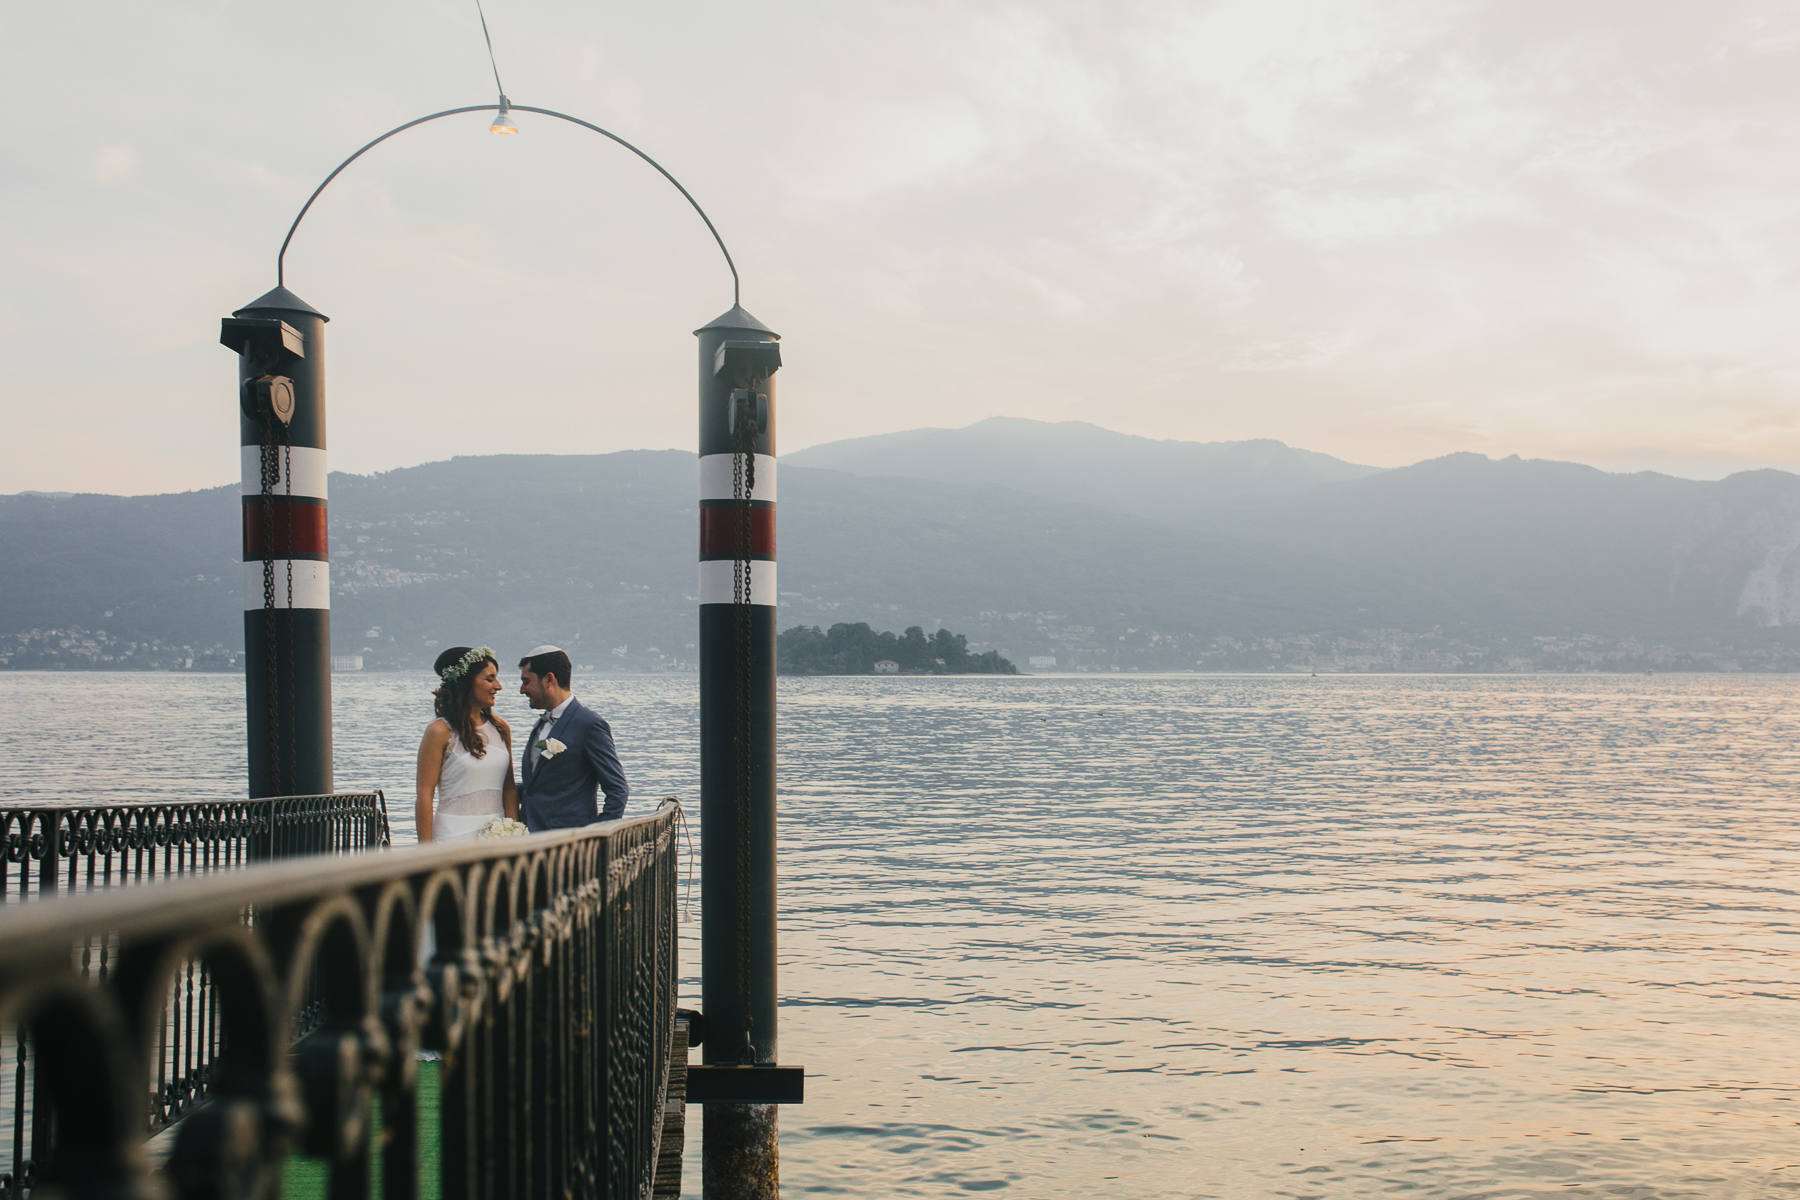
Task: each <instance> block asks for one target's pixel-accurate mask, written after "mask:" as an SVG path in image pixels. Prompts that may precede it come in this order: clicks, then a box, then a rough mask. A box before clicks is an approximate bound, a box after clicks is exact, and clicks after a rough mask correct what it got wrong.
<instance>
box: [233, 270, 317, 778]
mask: <svg viewBox="0 0 1800 1200" xmlns="http://www.w3.org/2000/svg"><path fill="white" fill-rule="evenodd" d="M327 320H329V318H328V317H326V316H325V314H323V313H321V312H319V311H318V310H317V309H315V308H313V306H312V305H310V304H308V303H307V302H306V301H304V300H302V299H300V297H298V296H296V295H294V293H292V292H290V291H288V290H287V289H286V288H285V287H280V286H277V287H276V288H275V290H273V291H271V292H269V293H267V294H266V295H264V296H262V297H261V298H259V299H257V300H254V301H252V302H251V303H250V304H248V305H246V306H245V307H243V308H240V309H238V310H237V311H236V312H234V313H233V314H231V316H230V317H229V318H227V319H226V320H225V321H223V322H222V323H221V324H222V328H221V330H220V334H219V340H220V342H222V343H223V344H225V345H226V346H229V347H230V348H231V349H233V350H236V351H237V352H238V399H239V404H238V429H239V434H240V436H239V439H238V442H239V446H240V447H241V450H240V453H241V455H242V459H243V487H242V489H241V490H242V501H243V503H242V506H241V507H242V510H243V541H244V690H245V702H246V708H247V718H248V732H249V735H250V736H249V742H250V746H249V749H250V795H251V796H252V797H257V796H298V795H319V794H323V793H326V792H329V791H331V790H332V778H331V575H330V563H329V561H328V557H327V549H328V542H327V537H326V520H325V517H326V511H325V322H326V321H327Z"/></svg>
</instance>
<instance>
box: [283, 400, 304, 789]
mask: <svg viewBox="0 0 1800 1200" xmlns="http://www.w3.org/2000/svg"><path fill="white" fill-rule="evenodd" d="M281 456H282V468H281V473H282V474H283V475H285V476H286V477H287V585H288V589H287V602H288V603H287V606H288V616H287V676H286V683H287V692H288V739H287V751H288V773H287V789H286V790H287V793H288V794H289V795H292V794H293V792H294V791H295V790H296V789H298V787H299V783H300V767H299V764H298V763H297V762H296V761H295V755H296V754H297V753H298V752H299V744H300V731H299V729H298V728H297V727H296V722H297V721H299V719H300V705H299V703H298V702H297V698H296V697H295V695H294V430H293V427H292V426H290V425H288V424H287V423H286V422H283V423H282V426H281Z"/></svg>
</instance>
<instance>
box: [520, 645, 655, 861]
mask: <svg viewBox="0 0 1800 1200" xmlns="http://www.w3.org/2000/svg"><path fill="white" fill-rule="evenodd" d="M519 691H521V692H523V693H524V694H525V698H526V699H527V700H529V701H531V707H533V708H535V709H538V710H540V711H541V712H542V714H543V715H541V716H540V717H538V721H537V724H536V725H533V726H532V727H531V737H530V738H529V739H528V740H527V741H526V743H525V761H524V764H523V766H524V776H525V783H524V788H523V790H522V801H521V804H520V807H521V808H522V809H523V810H524V813H523V815H524V817H525V824H526V825H527V826H529V827H530V829H531V832H533V833H542V832H543V831H544V830H546V829H569V828H573V827H576V826H580V825H592V824H593V823H594V822H596V821H616V820H618V819H619V818H620V817H622V816H624V815H625V800H626V798H627V797H628V796H630V794H631V789H630V788H629V787H627V786H626V784H625V771H624V769H623V768H622V767H620V766H619V756H618V754H617V753H615V752H614V750H613V739H612V726H610V725H608V724H607V723H606V722H605V721H604V720H602V719H601V718H600V714H598V713H596V712H594V711H593V710H592V709H590V708H588V707H587V706H586V705H584V704H582V702H581V701H579V700H577V699H576V698H575V696H574V694H573V693H571V692H570V691H569V656H568V655H567V654H564V653H563V652H562V651H561V650H559V649H557V648H556V647H555V646H539V647H538V648H537V649H535V650H533V651H532V652H531V653H530V654H527V655H526V656H525V657H524V658H522V659H520V660H519ZM597 791H604V792H605V793H606V807H605V808H604V809H602V808H600V807H599V805H598V803H597V801H596V799H595V792H597Z"/></svg>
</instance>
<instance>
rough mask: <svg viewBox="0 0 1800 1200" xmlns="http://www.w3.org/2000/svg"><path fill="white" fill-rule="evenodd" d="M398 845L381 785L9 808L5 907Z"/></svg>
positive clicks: (0, 824) (3, 865)
mask: <svg viewBox="0 0 1800 1200" xmlns="http://www.w3.org/2000/svg"><path fill="white" fill-rule="evenodd" d="M388 843H389V835H388V820H387V799H386V797H385V796H384V795H383V794H382V793H381V792H379V791H374V792H335V793H333V794H331V795H326V796H275V797H270V798H268V799H263V800H224V801H218V800H178V801H168V802H164V803H157V804H46V805H35V806H32V807H0V853H3V855H4V857H3V858H0V903H5V902H10V901H18V900H28V899H32V898H34V897H37V896H49V895H54V894H56V893H58V892H80V891H91V890H93V889H95V888H103V887H111V886H112V885H114V884H118V883H135V882H139V881H142V880H145V879H154V878H160V877H162V876H165V875H191V874H195V873H197V872H202V871H215V870H219V869H220V868H224V867H237V866H242V865H244V864H245V863H248V862H254V861H258V860H261V859H268V858H291V857H293V856H295V855H299V854H325V853H330V852H333V851H342V850H365V849H372V848H374V847H377V846H386V845H388Z"/></svg>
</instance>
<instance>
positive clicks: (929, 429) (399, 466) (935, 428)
mask: <svg viewBox="0 0 1800 1200" xmlns="http://www.w3.org/2000/svg"><path fill="white" fill-rule="evenodd" d="M994 419H995V418H992V417H983V418H982V419H981V420H980V421H973V422H970V423H969V424H968V425H955V426H940V425H931V426H920V427H918V428H916V429H893V430H881V431H877V432H873V433H867V434H857V435H855V436H853V437H848V438H836V439H833V440H831V441H826V442H817V443H814V444H813V445H810V446H795V447H793V448H792V449H788V448H785V447H784V448H783V449H782V451H781V455H780V457H783V458H786V457H788V456H790V455H796V454H800V453H803V452H804V451H807V450H815V449H820V448H824V447H829V446H833V445H837V444H840V443H845V442H856V441H872V440H876V439H880V438H883V437H890V436H894V435H897V434H909V433H935V432H946V431H951V432H953V431H959V430H966V429H971V428H973V427H974V426H976V425H980V424H982V423H983V422H985V421H990V420H994ZM1023 419H1026V420H1030V419H1032V418H1023ZM1045 423H1046V424H1079V425H1091V426H1093V427H1094V428H1096V429H1100V430H1102V431H1103V432H1106V433H1115V434H1117V433H1123V432H1124V431H1123V430H1117V429H1107V428H1106V427H1105V426H1103V425H1099V424H1097V423H1095V422H1091V421H1065V422H1045ZM1126 436H1129V437H1140V436H1144V435H1140V434H1127V435H1126ZM1150 440H1152V441H1161V442H1171V443H1182V444H1187V445H1202V444H1206V443H1201V442H1197V441H1195V440H1194V439H1191V438H1153V439H1150ZM1256 441H1278V442H1279V441H1280V439H1278V438H1254V437H1251V438H1234V439H1231V442H1229V443H1226V442H1215V443H1212V444H1215V445H1217V444H1233V443H1245V442H1256ZM1281 444H1283V445H1286V446H1288V447H1289V448H1290V449H1294V450H1306V451H1313V452H1315V453H1324V451H1318V450H1316V449H1315V448H1314V447H1311V446H1295V445H1293V444H1291V443H1286V442H1283V443H1281ZM666 450H678V451H683V452H685V453H690V454H691V453H693V451H692V450H690V449H689V448H688V447H685V446H621V447H619V448H617V449H613V450H568V451H542V450H494V451H488V452H486V453H491V454H546V455H551V456H554V457H579V456H586V455H591V454H627V453H632V452H634V451H648V452H652V453H655V452H661V451H666ZM467 453H469V452H466V451H459V452H457V453H455V454H450V455H446V456H445V457H443V458H434V459H424V460H421V461H419V462H406V463H395V464H394V465H392V466H387V467H381V468H378V469H376V470H372V471H351V470H349V469H348V468H346V467H341V466H337V465H333V466H332V468H331V470H332V472H333V473H334V474H335V473H338V472H343V473H346V474H352V475H360V476H369V475H379V474H385V473H387V472H389V471H404V470H409V469H412V468H414V467H424V466H431V465H433V464H436V463H441V462H447V461H449V460H450V459H451V458H456V457H462V456H463V455H465V454H467ZM1458 454H1474V455H1476V456H1477V457H1481V458H1485V459H1487V460H1488V461H1490V462H1498V461H1502V460H1504V459H1507V458H1525V457H1526V456H1524V455H1517V454H1513V455H1507V454H1483V453H1481V452H1480V451H1474V450H1450V451H1446V452H1445V453H1443V454H1434V455H1432V456H1430V458H1422V459H1418V460H1417V461H1416V462H1411V463H1399V464H1396V465H1394V466H1392V467H1379V468H1376V469H1378V470H1401V469H1404V468H1406V467H1409V466H1416V465H1418V463H1423V462H1430V461H1433V460H1435V459H1440V458H1448V457H1452V456H1454V455H1458ZM1333 457H1336V456H1335V455H1334V456H1333ZM1341 461H1346V462H1348V461H1349V460H1341ZM1527 461H1533V462H1560V463H1569V464H1572V465H1575V466H1585V467H1593V468H1594V469H1595V470H1598V471H1605V472H1606V473H1608V474H1613V475H1626V474H1637V473H1643V472H1649V473H1652V474H1661V475H1669V476H1671V477H1673V478H1676V479H1693V480H1701V481H1717V480H1720V479H1724V478H1727V477H1729V476H1730V475H1732V474H1736V473H1738V472H1739V471H1754V470H1764V469H1770V468H1765V467H1761V466H1746V467H1739V468H1736V469H1734V470H1732V471H1722V472H1719V473H1717V474H1684V473H1681V472H1676V471H1659V470H1656V469H1655V468H1649V467H1645V468H1639V469H1638V470H1637V471H1628V470H1617V469H1613V468H1608V467H1604V466H1600V465H1598V464H1595V463H1584V462H1578V461H1576V460H1574V459H1551V458H1532V459H1527ZM1352 465H1356V466H1369V467H1373V466H1374V465H1375V464H1372V463H1356V464H1352ZM824 469H826V470H831V469H833V468H829V467H827V468H824ZM1773 469H1777V470H1788V468H1786V467H1778V468H1773ZM1789 473H1790V474H1800V472H1795V471H1789ZM237 482H238V479H237V477H236V476H233V477H231V478H229V479H220V480H218V481H217V482H214V483H202V484H198V485H196V486H193V487H187V488H175V489H164V490H163V491H161V492H103V491H95V490H94V489H81V488H60V487H58V488H45V487H38V488H21V489H19V490H18V491H16V492H0V495H6V496H18V495H26V494H39V495H48V494H53V493H73V494H88V495H112V496H129V495H167V494H171V493H178V492H196V491H206V490H208V489H210V488H217V487H226V486H228V485H234V484H236V483H237Z"/></svg>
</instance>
